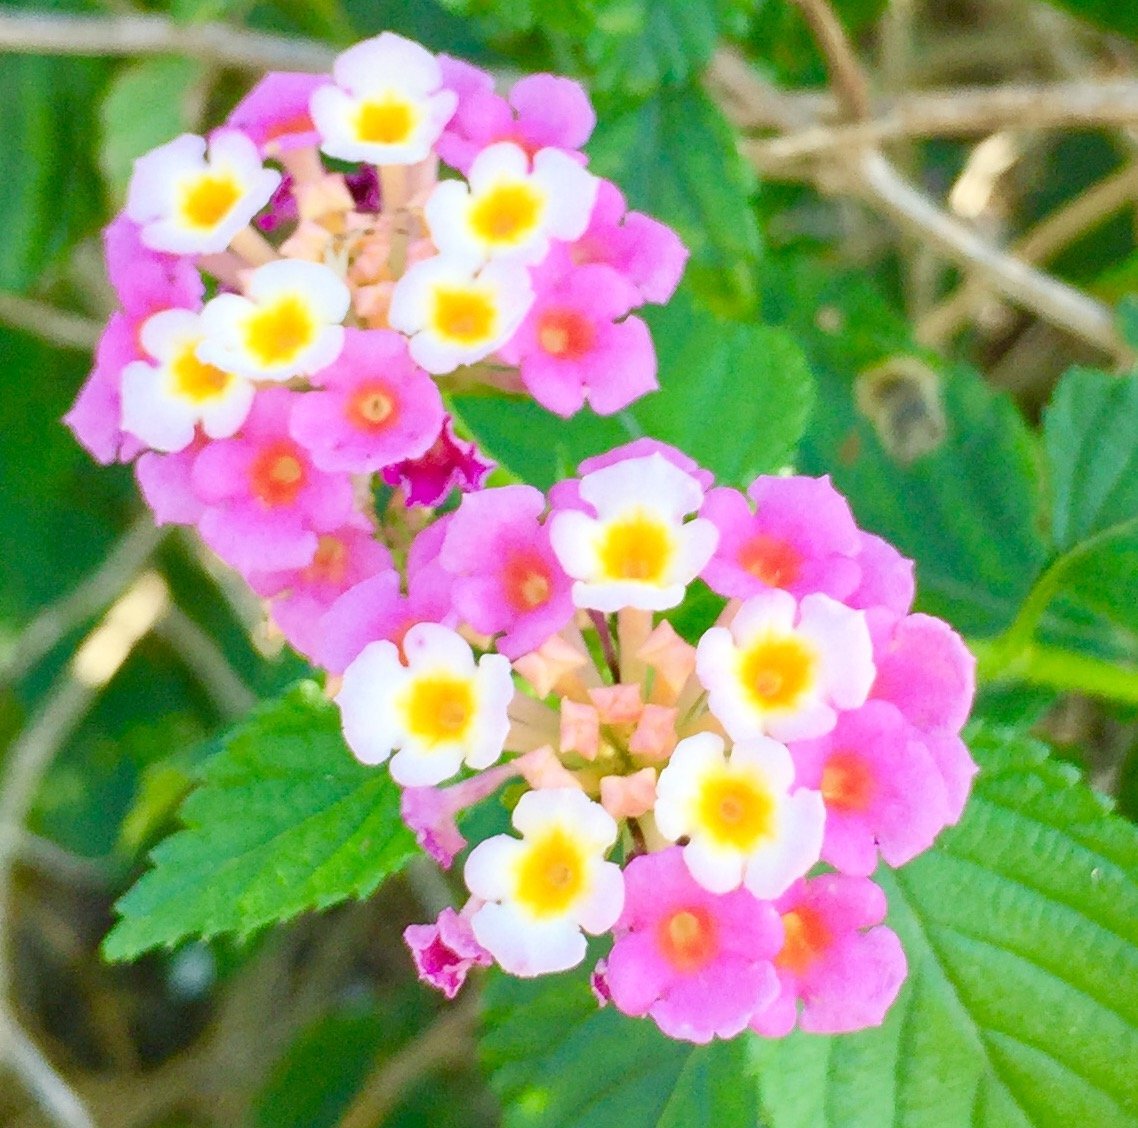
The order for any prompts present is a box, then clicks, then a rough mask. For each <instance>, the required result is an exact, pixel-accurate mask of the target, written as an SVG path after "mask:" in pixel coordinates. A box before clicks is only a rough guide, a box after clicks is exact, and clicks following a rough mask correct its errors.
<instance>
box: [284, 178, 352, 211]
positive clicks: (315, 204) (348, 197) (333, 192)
mask: <svg viewBox="0 0 1138 1128" xmlns="http://www.w3.org/2000/svg"><path fill="white" fill-rule="evenodd" d="M294 193H295V195H296V208H297V211H298V212H300V218H301V220H302V221H303V220H306V219H308V220H317V219H322V218H323V217H324V216H326V215H333V214H335V213H337V212H346V211H351V209H352V208H353V207H355V201H353V199H352V194H351V192H349V191H348V186H347V185H346V184H345V183H344V178H343V177H342V176H340V175H338V174H335V173H333V174H330V175H328V176H322V177H321V178H320V179H319V180H311V181H306V182H305V183H303V184H298V185H296V187H295V189H294Z"/></svg>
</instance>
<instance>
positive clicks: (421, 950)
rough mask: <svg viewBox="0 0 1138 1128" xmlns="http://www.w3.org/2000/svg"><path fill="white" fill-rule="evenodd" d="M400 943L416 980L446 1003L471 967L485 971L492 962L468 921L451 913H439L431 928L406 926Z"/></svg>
mask: <svg viewBox="0 0 1138 1128" xmlns="http://www.w3.org/2000/svg"><path fill="white" fill-rule="evenodd" d="M403 939H404V941H406V944H407V947H408V948H410V949H411V958H412V959H413V960H414V961H415V970H416V971H418V973H419V978H420V979H421V980H422V981H423V982H424V983H429V984H430V985H431V986H432V987H434V988H435V989H436V990H439V991H441V992H442V993H443V994H444V995H445V996H446V997H447V998H448V999H453V998H454V997H455V995H457V994H458V991H459V988H460V987H462V985H463V983H465V982H466V974H467V972H468V971H469V970H470V969H471V968H472V967H489V966H490V965H491V964H492V963H493V962H494V957H493V956H491V955H490V953H489V952H488V951H486V949H485V948H483V947H482V945H481V944H479V943H478V941H477V940H475V938H474V932H473V930H472V929H471V927H470V921H469V919H468V918H467V917H466V916H463V915H462V914H460V913H456V912H455V911H454V909H450V908H447V909H443V911H442V912H441V913H439V918H438V920H437V921H435V923H434V924H412V925H410V926H409V927H407V928H405V929H404V930H403Z"/></svg>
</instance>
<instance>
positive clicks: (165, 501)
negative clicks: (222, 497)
mask: <svg viewBox="0 0 1138 1128" xmlns="http://www.w3.org/2000/svg"><path fill="white" fill-rule="evenodd" d="M206 442H207V440H206V439H204V438H199V439H198V440H197V441H195V442H194V443H192V444H191V445H190V446H188V447H186V449H185V450H180V451H178V452H177V453H176V454H159V453H158V452H157V451H147V452H146V453H145V454H143V455H141V456H140V457H139V458H138V461H137V462H135V464H134V476H135V479H136V480H137V481H138V488H139V490H140V491H141V492H142V496H143V498H144V499H145V500H146V504H147V505H149V506H150V508H151V510H152V512H153V514H154V523H155V524H156V525H196V524H197V523H198V521H200V520H201V516H202V514H203V513H204V512H205V506H204V505H203V504H202V500H201V498H199V497H198V495H197V494H196V493H194V487H193V469H194V463H195V462H196V461H197V457H198V454H199V453H200V452H201V450H202V448H203V447H204V446H205V445H206Z"/></svg>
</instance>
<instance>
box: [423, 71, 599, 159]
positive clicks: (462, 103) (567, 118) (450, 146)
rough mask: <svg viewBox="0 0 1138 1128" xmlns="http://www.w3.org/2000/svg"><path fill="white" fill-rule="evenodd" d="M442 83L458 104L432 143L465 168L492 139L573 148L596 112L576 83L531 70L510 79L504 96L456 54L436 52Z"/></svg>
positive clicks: (531, 148)
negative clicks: (451, 55)
mask: <svg viewBox="0 0 1138 1128" xmlns="http://www.w3.org/2000/svg"><path fill="white" fill-rule="evenodd" d="M439 64H440V66H441V67H442V72H443V84H444V86H446V87H447V88H448V89H450V90H453V91H454V92H455V94H457V95H458V108H457V109H456V110H455V112H454V116H453V117H452V118H451V120H450V122H449V124H448V125H447V127H446V129H445V130H443V134H442V136H441V137H440V138H439V140H438V143H437V144H436V146H435V148H436V150H437V151H438V154H439V156H440V157H442V159H443V160H444V161H446V163H447V164H449V165H451V166H452V167H454V168H457V169H458V170H459V171H460V172H466V171H467V169H469V168H470V166H471V164H473V162H474V158H475V157H476V156H478V154H479V153H480V152H481V151H482V150H483V149H485V148H486V147H487V146H489V145H492V144H494V143H495V142H497V141H513V142H514V143H515V144H516V145H519V146H521V148H523V149H524V150H525V151H526V152H527V153H528V154H529V155H530V156H533V154H534V153H536V152H537V151H538V150H539V149H544V148H553V149H563V150H566V151H569V152H572V151H573V150H575V149H580V148H581V146H582V145H584V144H585V142H586V141H588V139H589V136H590V135H591V134H592V132H593V126H595V125H596V122H597V118H596V114H594V113H593V107H592V105H591V104H590V102H589V96H588V94H586V93H585V90H584V88H583V87H582V86H581V85H580V83H577V82H574V81H573V80H572V79H569V78H559V77H557V76H556V75H552V74H533V75H529V76H527V77H526V78H523V79H520V80H519V81H518V82H516V83H514V86H513V89H512V90H511V91H510V95H509V98H508V100H507V99H506V98H503V97H502V96H501V95H500V94H496V93H495V92H494V79H493V76H491V75H489V74H487V72H486V71H484V70H482V69H480V68H479V67H475V66H471V64H470V63H465V62H463V61H462V60H461V59H455V58H451V57H450V56H449V55H440V56H439Z"/></svg>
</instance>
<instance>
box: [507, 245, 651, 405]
mask: <svg viewBox="0 0 1138 1128" xmlns="http://www.w3.org/2000/svg"><path fill="white" fill-rule="evenodd" d="M638 304H639V294H638V292H637V290H636V288H635V287H634V286H632V285H631V284H630V283H629V282H627V281H626V280H625V279H624V278H623V277H621V275H620V274H618V273H617V272H616V271H615V270H613V269H612V268H611V267H607V266H600V265H597V266H583V267H580V268H577V269H574V270H571V271H569V272H568V273H567V274H565V275H564V276H563V277H562V278H561V279H560V280H559V281H558V282H556V283H554V284H553V285H552V286H551V287H550V288H549V289H547V290H545V291H543V292H539V295H538V297H537V299H536V301H535V302H534V305H533V307H532V308H531V310H530V312H529V314H528V315H527V316H526V319H525V321H524V322H522V325H521V328H520V329H519V330H518V332H517V333H516V334H515V335H514V337H513V339H512V340H511V341H510V342H509V344H507V345H506V346H505V347H504V348H503V349H501V350H500V355H501V356H502V358H503V359H504V360H505V361H506V362H507V363H508V364H516V365H518V367H519V370H520V373H521V379H522V383H523V384H524V385H525V386H526V388H527V389H528V391H529V392H530V394H531V395H532V396H533V398H534V399H535V400H537V402H538V403H540V404H541V405H542V407H545V408H548V410H550V411H553V412H556V413H557V414H558V415H563V416H566V417H568V416H570V415H572V414H574V412H576V411H579V410H580V408H581V406H582V404H583V403H584V402H585V400H586V399H588V401H589V405H590V406H591V407H592V409H593V410H594V411H595V412H597V414H598V415H612V414H613V413H614V412H617V411H620V410H621V408H624V407H627V406H628V405H629V404H630V403H632V402H633V400H636V399H639V398H640V397H641V396H642V395H645V394H646V393H648V392H651V391H655V390H656V388H657V387H659V385H658V383H657V381H656V352H655V349H654V348H653V346H652V336H651V334H650V333H649V332H648V326H647V325H645V324H644V322H643V321H641V320H640V318H638V317H625V314H627V313H628V311H629V310H630V309H632V308H633V306H635V305H638ZM620 318H624V320H623V321H621V320H619V319H620Z"/></svg>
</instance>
